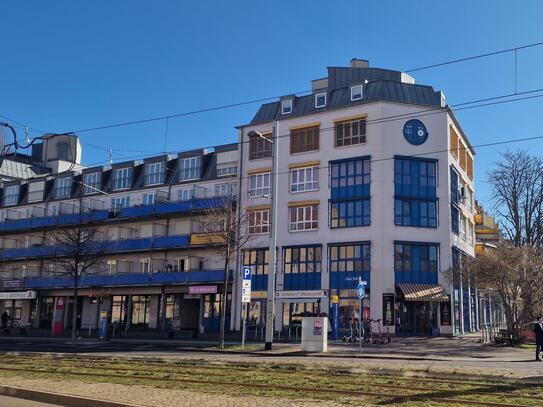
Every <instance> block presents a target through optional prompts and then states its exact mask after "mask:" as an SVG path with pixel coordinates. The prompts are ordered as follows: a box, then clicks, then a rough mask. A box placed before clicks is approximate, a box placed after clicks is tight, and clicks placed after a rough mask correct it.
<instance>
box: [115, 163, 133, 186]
mask: <svg viewBox="0 0 543 407" xmlns="http://www.w3.org/2000/svg"><path fill="white" fill-rule="evenodd" d="M131 184H132V168H129V167H127V168H118V169H116V170H114V171H113V189H128V188H130V186H131Z"/></svg>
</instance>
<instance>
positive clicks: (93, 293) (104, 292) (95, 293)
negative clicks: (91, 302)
mask: <svg viewBox="0 0 543 407" xmlns="http://www.w3.org/2000/svg"><path fill="white" fill-rule="evenodd" d="M89 297H90V298H93V297H94V298H101V297H111V290H110V289H105V288H101V289H99V290H94V289H92V288H91V289H90V290H89Z"/></svg>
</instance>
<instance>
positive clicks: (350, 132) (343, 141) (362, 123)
mask: <svg viewBox="0 0 543 407" xmlns="http://www.w3.org/2000/svg"><path fill="white" fill-rule="evenodd" d="M335 131H336V134H335V145H336V147H343V146H351V145H355V144H363V143H365V142H366V119H360V120H353V121H348V122H341V123H336V128H335Z"/></svg>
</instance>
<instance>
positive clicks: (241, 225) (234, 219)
mask: <svg viewBox="0 0 543 407" xmlns="http://www.w3.org/2000/svg"><path fill="white" fill-rule="evenodd" d="M237 201H238V199H237V197H236V195H235V191H234V189H233V188H230V189H229V192H228V194H226V195H225V196H221V197H216V198H214V202H212V205H210V206H211V208H210V209H206V210H204V213H203V215H202V219H201V220H200V221H199V225H200V230H201V232H202V233H205V234H208V235H209V242H210V243H212V246H211V247H212V250H214V251H215V252H216V253H218V254H219V255H220V256H221V258H222V260H223V261H224V279H223V301H221V304H220V338H219V346H220V348H221V349H224V336H225V325H226V303H227V301H226V298H227V291H228V290H227V288H228V276H229V273H230V264H231V262H232V258H233V256H235V255H236V253H238V251H239V250H240V249H241V248H242V247H243V246H244V245H245V244H246V243H247V242H248V241H249V240H250V238H251V235H250V234H249V233H248V223H249V218H248V213H247V212H244V211H243V210H242V208H239V207H237V203H238V202H237Z"/></svg>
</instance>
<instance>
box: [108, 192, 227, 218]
mask: <svg viewBox="0 0 543 407" xmlns="http://www.w3.org/2000/svg"><path fill="white" fill-rule="evenodd" d="M226 203H227V200H226V199H225V198H222V197H213V198H199V199H192V200H190V201H178V202H160V203H156V204H154V205H140V206H132V207H128V208H122V209H121V210H120V211H119V213H118V214H117V217H118V218H140V217H143V216H153V215H168V214H175V213H177V214H178V213H190V212H193V211H201V210H205V209H213V208H219V207H221V206H224V205H225V204H226Z"/></svg>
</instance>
